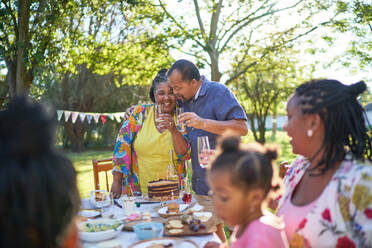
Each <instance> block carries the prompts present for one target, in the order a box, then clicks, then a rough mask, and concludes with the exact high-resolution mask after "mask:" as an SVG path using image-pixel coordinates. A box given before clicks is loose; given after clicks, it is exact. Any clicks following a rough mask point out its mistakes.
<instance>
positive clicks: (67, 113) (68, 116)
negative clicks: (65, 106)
mask: <svg viewBox="0 0 372 248" xmlns="http://www.w3.org/2000/svg"><path fill="white" fill-rule="evenodd" d="M64 113H65V122H67V121H68V118H70V115H71V111H66V110H65V111H64Z"/></svg>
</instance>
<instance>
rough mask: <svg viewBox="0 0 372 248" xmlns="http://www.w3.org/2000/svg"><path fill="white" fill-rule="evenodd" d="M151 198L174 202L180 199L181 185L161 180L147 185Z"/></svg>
mask: <svg viewBox="0 0 372 248" xmlns="http://www.w3.org/2000/svg"><path fill="white" fill-rule="evenodd" d="M147 189H148V195H149V198H151V199H155V200H162V201H166V200H173V199H177V198H178V197H179V193H180V190H179V185H178V181H176V180H167V179H160V180H157V181H151V182H149V183H148V184H147Z"/></svg>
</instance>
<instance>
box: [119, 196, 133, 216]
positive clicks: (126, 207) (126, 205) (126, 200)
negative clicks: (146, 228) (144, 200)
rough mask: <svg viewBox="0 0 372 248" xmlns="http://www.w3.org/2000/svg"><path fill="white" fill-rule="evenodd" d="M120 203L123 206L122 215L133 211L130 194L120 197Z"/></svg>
mask: <svg viewBox="0 0 372 248" xmlns="http://www.w3.org/2000/svg"><path fill="white" fill-rule="evenodd" d="M121 201H122V202H121V203H122V204H121V205H122V207H123V211H124V215H126V216H129V215H131V214H133V213H134V211H135V210H134V209H135V202H134V197H132V196H126V195H125V196H123V197H122V199H121Z"/></svg>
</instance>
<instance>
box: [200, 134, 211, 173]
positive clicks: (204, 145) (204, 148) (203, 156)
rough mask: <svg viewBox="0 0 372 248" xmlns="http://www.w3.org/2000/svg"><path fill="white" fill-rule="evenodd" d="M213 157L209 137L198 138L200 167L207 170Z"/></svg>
mask: <svg viewBox="0 0 372 248" xmlns="http://www.w3.org/2000/svg"><path fill="white" fill-rule="evenodd" d="M210 156H211V149H210V146H209V139H208V136H200V137H198V159H199V164H200V167H202V168H207V166H208V163H209V159H210Z"/></svg>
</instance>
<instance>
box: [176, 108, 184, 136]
mask: <svg viewBox="0 0 372 248" xmlns="http://www.w3.org/2000/svg"><path fill="white" fill-rule="evenodd" d="M183 112H184V110H183V108H182V107H177V108H176V127H177V130H178V131H179V132H181V133H183V132H184V131H185V129H186V127H185V122H181V121H180V118H179V116H180V114H182V113H183Z"/></svg>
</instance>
